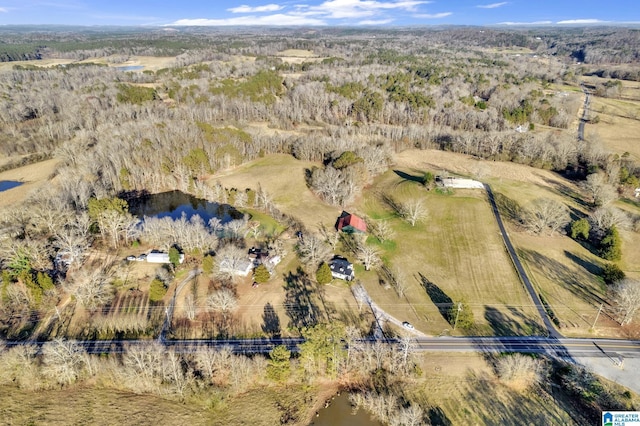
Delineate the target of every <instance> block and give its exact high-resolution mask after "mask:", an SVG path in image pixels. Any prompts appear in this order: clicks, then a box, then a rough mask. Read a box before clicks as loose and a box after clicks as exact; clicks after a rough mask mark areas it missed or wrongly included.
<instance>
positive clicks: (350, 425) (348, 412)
mask: <svg viewBox="0 0 640 426" xmlns="http://www.w3.org/2000/svg"><path fill="white" fill-rule="evenodd" d="M310 426H382V423H380V422H378V421H376V420H374V419H372V418H371V416H370V415H369V413H367V412H366V411H364V410H358V411H357V412H356V413H355V414H353V407H352V406H351V402H349V394H348V393H347V392H343V393H341V394H340V395H339V396H336V397H335V398H334V399H333V400H332V401H331V403H330V405H329V406H328V407H327V408H323V409H322V410H320V411H319V412H318V417H315V418H314V419H313V421H312V422H311V425H310Z"/></svg>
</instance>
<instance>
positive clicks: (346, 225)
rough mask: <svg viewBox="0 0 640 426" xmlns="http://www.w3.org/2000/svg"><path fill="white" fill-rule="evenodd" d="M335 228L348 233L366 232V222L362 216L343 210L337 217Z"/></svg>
mask: <svg viewBox="0 0 640 426" xmlns="http://www.w3.org/2000/svg"><path fill="white" fill-rule="evenodd" d="M336 228H337V229H338V231H342V232H346V233H349V234H353V233H354V232H367V224H366V222H365V221H364V220H363V219H362V218H359V217H358V216H356V215H354V214H351V213H348V212H345V211H343V212H342V214H341V215H340V217H339V218H338V223H337V225H336Z"/></svg>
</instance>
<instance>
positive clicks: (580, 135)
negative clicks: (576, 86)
mask: <svg viewBox="0 0 640 426" xmlns="http://www.w3.org/2000/svg"><path fill="white" fill-rule="evenodd" d="M580 88H581V89H582V91H583V92H584V96H585V98H584V106H583V108H582V117H581V118H580V124H578V140H579V141H582V140H584V125H585V124H586V123H587V120H588V119H589V105H590V104H591V91H590V90H589V89H587V88H586V87H585V85H584V83H580Z"/></svg>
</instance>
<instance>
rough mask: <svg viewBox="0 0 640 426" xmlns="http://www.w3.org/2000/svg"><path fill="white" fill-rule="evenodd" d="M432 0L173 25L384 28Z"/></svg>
mask: <svg viewBox="0 0 640 426" xmlns="http://www.w3.org/2000/svg"><path fill="white" fill-rule="evenodd" d="M429 3H431V1H429V0H386V1H385V0H325V1H323V2H322V3H320V4H316V5H310V4H296V5H294V6H293V10H291V11H287V12H286V13H276V14H272V15H264V16H256V15H247V16H238V17H233V18H217V19H207V18H201V19H180V20H178V21H175V22H173V23H172V24H169V25H210V26H219V25H220V26H222V25H228V26H230V25H328V23H329V22H330V21H331V20H350V19H353V20H354V22H353V23H352V24H356V25H384V24H388V23H390V22H393V20H394V18H392V17H391V18H390V17H389V16H390V14H391V13H392V12H394V11H405V12H416V11H417V7H418V6H420V5H424V4H429ZM281 9H284V6H280V5H278V4H274V3H270V4H267V5H264V6H247V5H242V6H238V7H233V8H230V9H227V11H229V12H232V13H259V12H273V11H277V10H281ZM449 15H451V12H446V13H436V14H428V15H424V16H423V17H427V18H431V19H433V18H444V17H445V16H449Z"/></svg>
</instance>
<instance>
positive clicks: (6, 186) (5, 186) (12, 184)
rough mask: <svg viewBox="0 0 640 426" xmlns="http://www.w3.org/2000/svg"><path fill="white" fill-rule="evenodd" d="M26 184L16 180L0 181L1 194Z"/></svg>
mask: <svg viewBox="0 0 640 426" xmlns="http://www.w3.org/2000/svg"><path fill="white" fill-rule="evenodd" d="M23 183H24V182H18V181H15V180H0V192H2V191H8V190H10V189H13V188H16V187H18V186H20V185H22V184H23Z"/></svg>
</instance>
